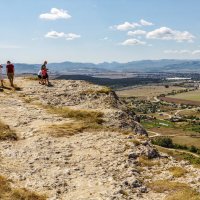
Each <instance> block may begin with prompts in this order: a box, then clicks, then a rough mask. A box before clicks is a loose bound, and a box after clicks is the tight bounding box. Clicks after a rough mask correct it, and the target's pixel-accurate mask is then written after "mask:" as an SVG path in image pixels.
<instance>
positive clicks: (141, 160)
mask: <svg viewBox="0 0 200 200" xmlns="http://www.w3.org/2000/svg"><path fill="white" fill-rule="evenodd" d="M138 163H139V165H140V166H142V167H152V166H155V165H160V162H158V161H154V160H151V159H148V158H147V157H145V156H140V157H139V159H138Z"/></svg>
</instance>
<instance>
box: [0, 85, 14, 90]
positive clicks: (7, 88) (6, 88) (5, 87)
mask: <svg viewBox="0 0 200 200" xmlns="http://www.w3.org/2000/svg"><path fill="white" fill-rule="evenodd" d="M1 89H2V90H4V89H5V90H12V88H10V87H7V86H3V87H1Z"/></svg>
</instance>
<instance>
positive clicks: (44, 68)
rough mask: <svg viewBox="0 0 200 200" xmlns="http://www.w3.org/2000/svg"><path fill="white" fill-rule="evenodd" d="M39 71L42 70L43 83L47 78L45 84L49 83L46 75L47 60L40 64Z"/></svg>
mask: <svg viewBox="0 0 200 200" xmlns="http://www.w3.org/2000/svg"><path fill="white" fill-rule="evenodd" d="M41 71H42V78H43V81H44V83H45V82H46V80H47V84H48V85H49V75H48V73H47V72H48V69H47V61H46V60H45V61H44V64H43V65H42V66H41Z"/></svg>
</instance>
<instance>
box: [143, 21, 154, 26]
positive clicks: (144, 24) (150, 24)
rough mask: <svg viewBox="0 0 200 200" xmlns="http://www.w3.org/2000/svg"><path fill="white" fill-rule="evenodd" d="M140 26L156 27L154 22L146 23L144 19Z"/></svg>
mask: <svg viewBox="0 0 200 200" xmlns="http://www.w3.org/2000/svg"><path fill="white" fill-rule="evenodd" d="M140 24H141V25H142V26H152V25H154V24H153V23H152V22H148V21H145V20H144V19H141V20H140Z"/></svg>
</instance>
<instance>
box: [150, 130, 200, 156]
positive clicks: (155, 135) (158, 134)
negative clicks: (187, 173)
mask: <svg viewBox="0 0 200 200" xmlns="http://www.w3.org/2000/svg"><path fill="white" fill-rule="evenodd" d="M148 132H149V133H153V134H154V135H152V136H149V137H150V138H154V137H159V136H163V135H162V134H161V133H158V132H154V131H148ZM173 136H176V135H165V137H173ZM155 146H157V145H155ZM159 147H160V146H159ZM162 148H164V149H167V150H170V151H178V152H180V153H187V154H190V155H193V156H195V157H197V158H200V156H199V155H198V154H195V153H192V152H188V151H185V150H180V149H170V148H165V147H162Z"/></svg>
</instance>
